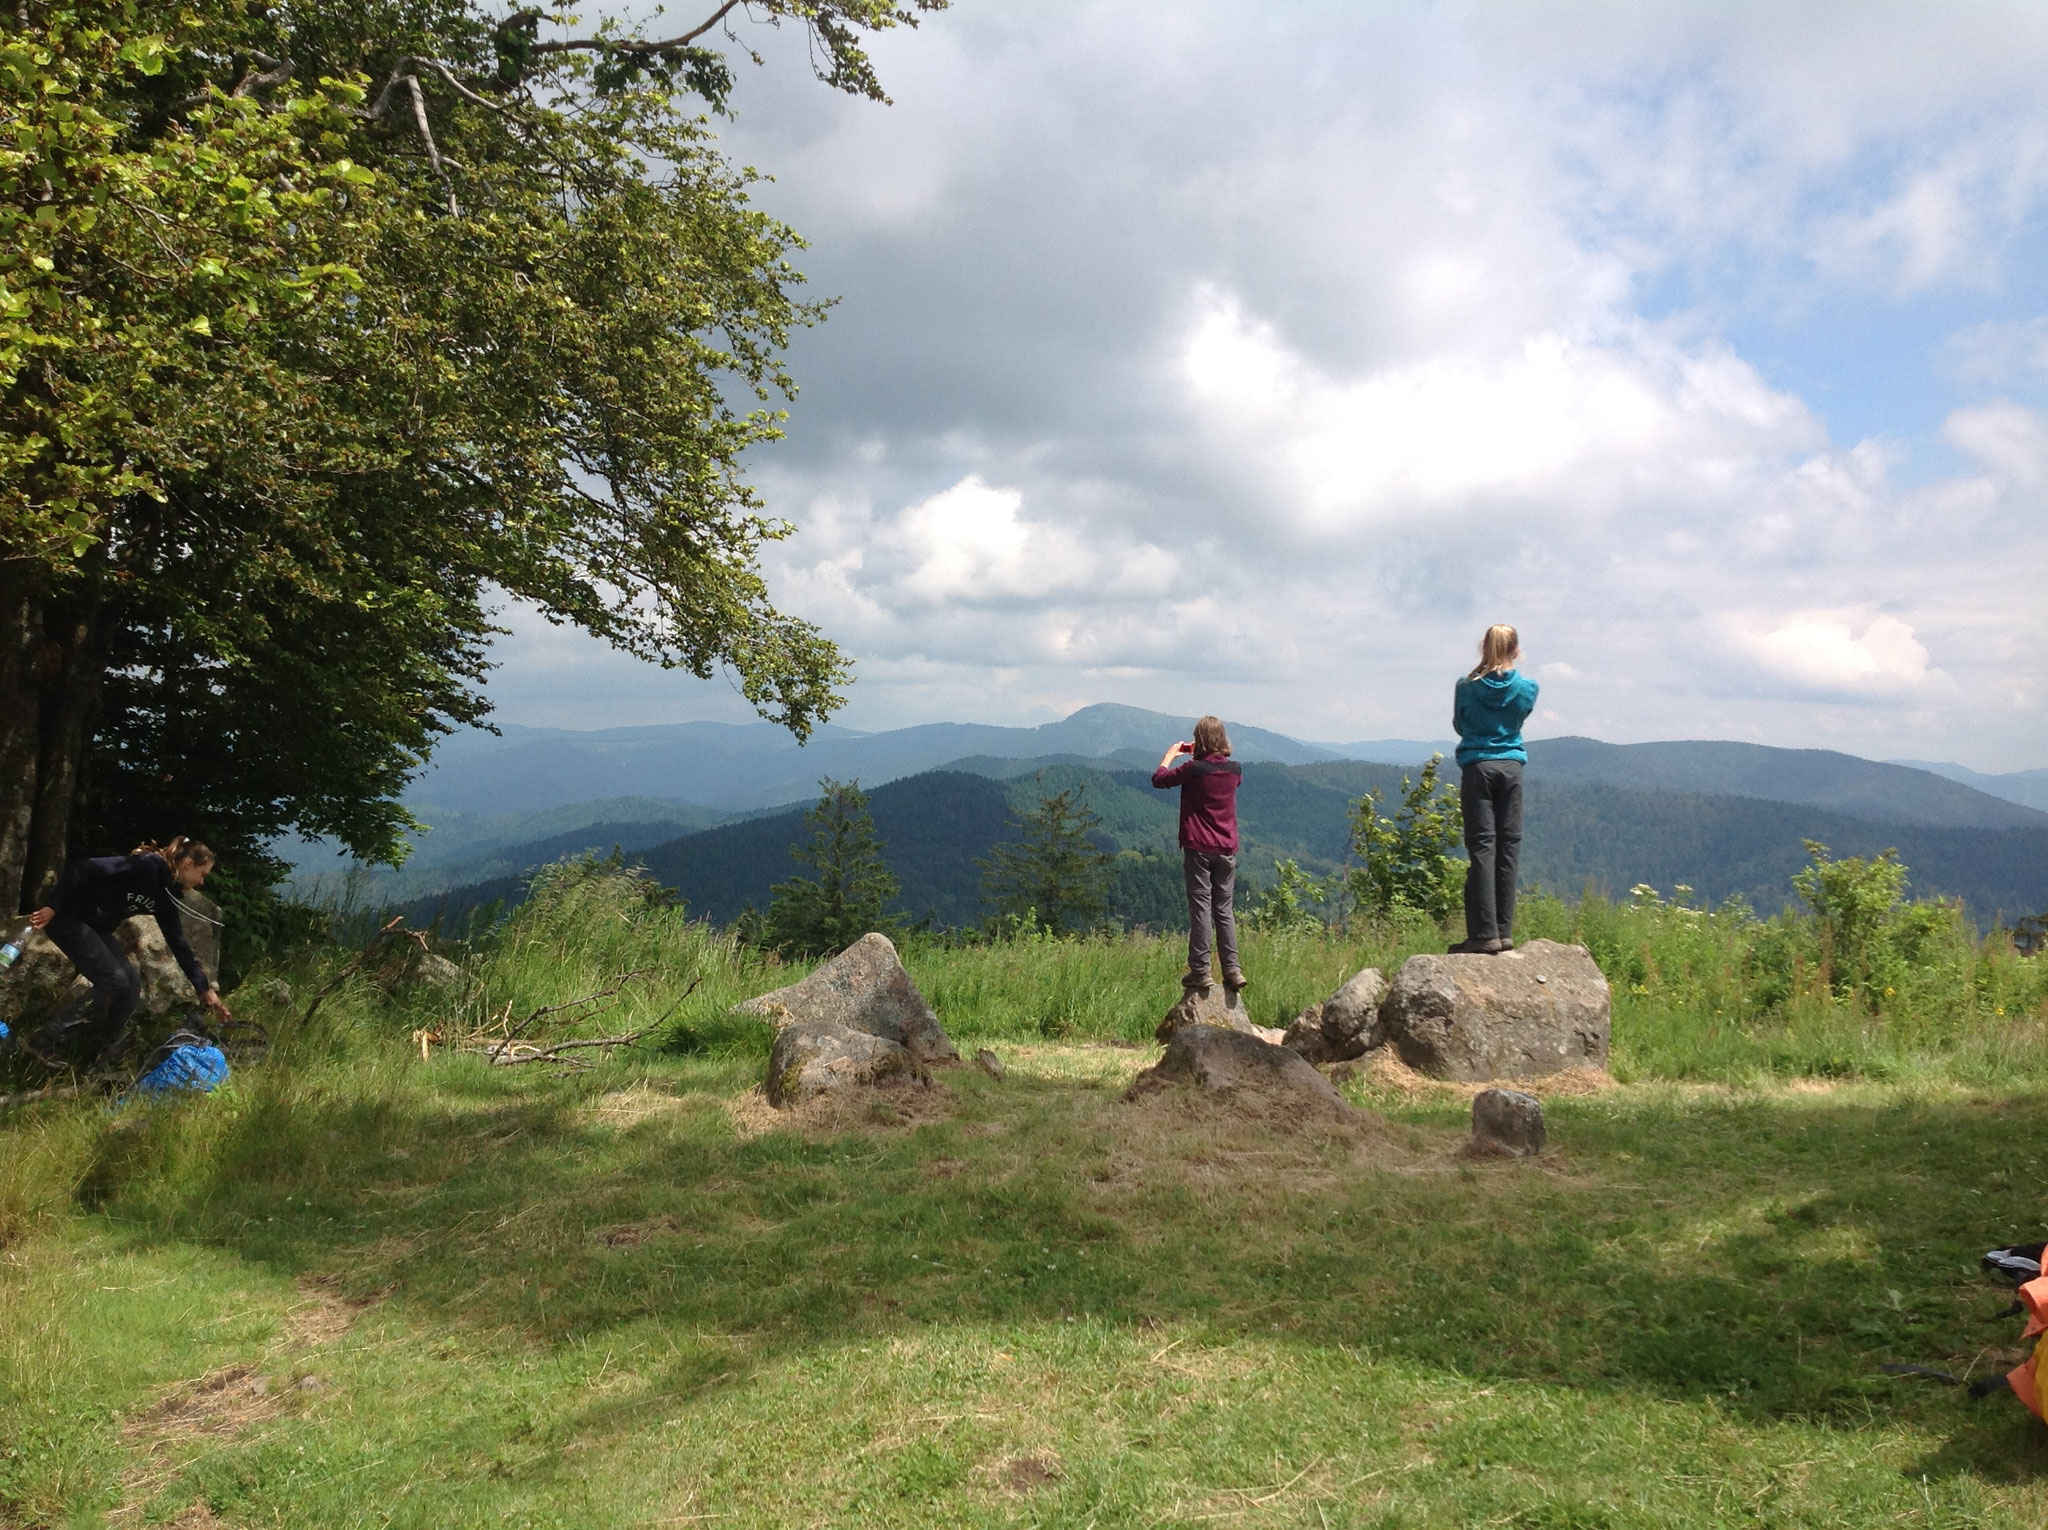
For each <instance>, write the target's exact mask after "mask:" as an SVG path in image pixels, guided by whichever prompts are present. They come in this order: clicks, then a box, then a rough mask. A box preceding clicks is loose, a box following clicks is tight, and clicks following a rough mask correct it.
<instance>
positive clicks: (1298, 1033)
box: [1282, 967, 1387, 1067]
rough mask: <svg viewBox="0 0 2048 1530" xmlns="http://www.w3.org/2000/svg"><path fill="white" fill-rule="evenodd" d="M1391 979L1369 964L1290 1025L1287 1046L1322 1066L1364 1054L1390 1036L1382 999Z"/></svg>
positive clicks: (1286, 1038) (1284, 1042) (1302, 1013)
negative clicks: (1383, 1018)
mask: <svg viewBox="0 0 2048 1530" xmlns="http://www.w3.org/2000/svg"><path fill="white" fill-rule="evenodd" d="M1386 991H1387V980H1386V978H1384V977H1383V976H1381V974H1380V969H1379V968H1377V967H1368V968H1366V969H1365V971H1363V972H1361V973H1359V974H1358V975H1357V976H1356V977H1354V978H1352V979H1350V980H1349V981H1348V982H1346V983H1345V984H1344V986H1343V987H1341V988H1339V989H1338V990H1337V991H1336V992H1335V993H1333V994H1331V995H1330V996H1329V998H1327V999H1325V1000H1323V1002H1322V1003H1320V1004H1311V1005H1310V1006H1309V1007H1308V1008H1307V1009H1305V1010H1303V1011H1302V1012H1301V1013H1300V1014H1299V1015H1297V1016H1295V1019H1294V1023H1293V1024H1292V1025H1290V1026H1288V1027H1287V1035H1286V1037H1285V1039H1284V1041H1283V1043H1282V1044H1283V1045H1284V1046H1286V1047H1288V1048H1289V1049H1290V1050H1292V1051H1295V1052H1299V1053H1300V1054H1301V1055H1302V1057H1303V1058H1305V1059H1306V1060H1307V1061H1309V1062H1312V1063H1314V1064H1315V1065H1316V1066H1318V1067H1321V1066H1323V1065H1325V1064H1327V1063H1339V1062H1349V1061H1350V1060H1351V1059H1352V1058H1354V1057H1363V1056H1364V1055H1365V1054H1366V1053H1367V1052H1370V1051H1371V1050H1372V1049H1373V1048H1374V1047H1376V1046H1379V1045H1380V1044H1381V1043H1382V1042H1384V1041H1385V1040H1386V1039H1387V1038H1386V1032H1385V1030H1384V1028H1383V1027H1382V1026H1381V1025H1380V1017H1379V1011H1380V1000H1381V999H1382V998H1383V997H1385V995H1386Z"/></svg>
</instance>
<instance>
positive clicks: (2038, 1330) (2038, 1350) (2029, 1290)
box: [2005, 1275, 2048, 1423]
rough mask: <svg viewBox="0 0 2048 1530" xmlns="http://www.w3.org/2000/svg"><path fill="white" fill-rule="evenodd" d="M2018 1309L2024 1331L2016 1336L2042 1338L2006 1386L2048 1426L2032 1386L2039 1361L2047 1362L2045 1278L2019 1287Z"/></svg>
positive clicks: (2047, 1291)
mask: <svg viewBox="0 0 2048 1530" xmlns="http://www.w3.org/2000/svg"><path fill="white" fill-rule="evenodd" d="M2019 1295H2020V1305H2021V1306H2022V1307H2025V1308H2026V1309H2027V1331H2026V1332H2025V1333H2023V1334H2021V1335H2020V1337H2021V1338H2023V1339H2031V1338H2033V1337H2034V1335H2036V1334H2041V1335H2043V1337H2042V1338H2041V1339H2040V1341H2039V1342H2038V1343H2036V1344H2035V1345H2034V1352H2033V1354H2031V1355H2029V1356H2028V1357H2027V1359H2026V1361H2025V1362H2024V1363H2023V1364H2021V1365H2019V1366H2018V1367H2016V1368H2015V1369H2013V1370H2012V1371H2009V1372H2008V1373H2007V1374H2006V1378H2005V1379H2006V1382H2007V1384H2008V1385H2010V1386H2011V1387H2012V1389H2013V1392H2014V1394H2015V1395H2016V1396H2018V1398H2019V1400H2020V1401H2021V1402H2023V1403H2025V1404H2026V1405H2027V1406H2028V1407H2029V1408H2031V1409H2032V1410H2033V1413H2034V1416H2035V1417H2036V1418H2038V1419H2040V1420H2041V1421H2042V1422H2043V1423H2048V1410H2044V1408H2043V1406H2042V1403H2043V1399H2042V1397H2041V1391H2040V1388H2039V1386H2038V1385H2036V1382H2037V1379H2038V1377H2039V1375H2040V1368H2041V1364H2042V1362H2043V1361H2048V1275H2041V1276H2036V1277H2035V1278H2034V1279H2032V1280H2030V1281H2028V1282H2027V1283H2026V1284H2025V1285H2023V1286H2021V1287H2020V1292H2019Z"/></svg>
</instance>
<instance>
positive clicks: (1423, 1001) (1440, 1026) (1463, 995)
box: [1379, 940, 1610, 1081]
mask: <svg viewBox="0 0 2048 1530" xmlns="http://www.w3.org/2000/svg"><path fill="white" fill-rule="evenodd" d="M1379 1016H1380V1021H1381V1023H1382V1024H1383V1025H1384V1026H1385V1028H1386V1034H1387V1039H1388V1041H1390V1042H1391V1043H1392V1044H1393V1047H1394V1049H1395V1051H1396V1052H1397V1053H1398V1054H1399V1055H1400V1058H1401V1061H1402V1062H1404V1063H1406V1064H1407V1065H1408V1066H1409V1067H1411V1068H1414V1069H1415V1070H1417V1071H1418V1072H1420V1073H1425V1074H1427V1075H1428V1076H1429V1077H1431V1078H1441V1079H1460V1080H1471V1081H1479V1080H1486V1079H1496V1078H1536V1077H1539V1076H1541V1075H1543V1074H1546V1073H1556V1072H1559V1071H1560V1070H1562V1069H1565V1068H1604V1067H1606V1066H1607V1044H1608V1036H1609V1031H1610V1019H1609V997H1608V992H1607V979H1606V978H1604V977H1602V976H1601V975H1600V969H1599V967H1597V966H1596V965H1594V962H1593V958H1592V957H1591V956H1590V955H1589V954H1587V951H1586V948H1585V947H1584V946H1564V945H1559V944H1558V943H1557V942H1556V941H1552V940H1532V941H1529V942H1527V943H1526V944H1524V945H1520V946H1517V947H1516V948H1515V949H1514V950H1512V951H1507V952H1503V953H1501V954H1500V955H1497V956H1464V955H1457V956H1411V957H1409V958H1408V960H1407V961H1406V962H1404V963H1402V965H1401V970H1400V972H1399V973H1398V974H1397V975H1396V976H1395V978H1394V986H1393V987H1392V988H1391V989H1389V990H1388V992H1387V996H1386V998H1385V999H1383V1000H1382V1001H1381V1003H1380V1008H1379Z"/></svg>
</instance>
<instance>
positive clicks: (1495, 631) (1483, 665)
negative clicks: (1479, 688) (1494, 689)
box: [1465, 622, 1522, 680]
mask: <svg viewBox="0 0 2048 1530" xmlns="http://www.w3.org/2000/svg"><path fill="white" fill-rule="evenodd" d="M1521 654H1522V638H1521V634H1519V633H1517V632H1516V631H1515V629H1514V628H1512V627H1510V626H1509V625H1508V624H1507V623H1505V622H1496V623H1494V624H1493V625H1492V626H1491V627H1488V628H1487V629H1486V636H1485V637H1483V638H1481V639H1480V640H1479V662H1478V664H1477V665H1475V666H1474V667H1473V670H1472V673H1471V674H1469V675H1467V676H1466V677H1465V678H1466V679H1467V680H1477V679H1478V678H1479V677H1480V676H1481V675H1492V674H1498V673H1500V672H1501V671H1502V670H1507V669H1513V668H1514V667H1515V660H1516V659H1518V658H1520V657H1521Z"/></svg>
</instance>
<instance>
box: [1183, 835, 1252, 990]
mask: <svg viewBox="0 0 2048 1530" xmlns="http://www.w3.org/2000/svg"><path fill="white" fill-rule="evenodd" d="M1180 859H1181V874H1182V876H1183V877H1184V878H1185V879H1186V881H1187V885H1188V976H1189V977H1190V978H1200V979H1201V980H1202V981H1203V982H1204V983H1206V982H1208V981H1209V976H1210V974H1209V927H1210V925H1211V924H1214V925H1215V927H1216V954H1217V956H1218V957H1220V958H1221V959H1222V963H1223V975H1224V976H1225V977H1226V978H1231V977H1235V976H1237V973H1238V970H1239V969H1238V965H1237V910H1236V908H1235V907H1234V906H1233V900H1234V899H1235V897H1236V895H1237V857H1236V856H1234V855H1215V854H1212V853H1211V852H1209V851H1207V850H1183V851H1181V853H1180Z"/></svg>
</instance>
